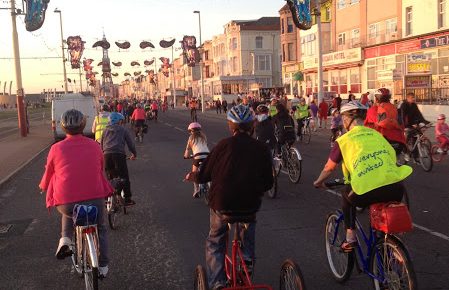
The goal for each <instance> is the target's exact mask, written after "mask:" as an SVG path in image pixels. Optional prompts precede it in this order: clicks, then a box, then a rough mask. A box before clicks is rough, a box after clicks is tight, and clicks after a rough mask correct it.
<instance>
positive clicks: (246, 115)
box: [227, 104, 254, 124]
mask: <svg viewBox="0 0 449 290" xmlns="http://www.w3.org/2000/svg"><path fill="white" fill-rule="evenodd" d="M227 119H228V121H231V122H232V123H234V124H244V123H249V122H252V121H253V120H254V115H253V112H252V111H251V109H250V108H249V106H245V105H242V104H240V105H237V106H234V107H232V109H231V110H229V112H228V118H227Z"/></svg>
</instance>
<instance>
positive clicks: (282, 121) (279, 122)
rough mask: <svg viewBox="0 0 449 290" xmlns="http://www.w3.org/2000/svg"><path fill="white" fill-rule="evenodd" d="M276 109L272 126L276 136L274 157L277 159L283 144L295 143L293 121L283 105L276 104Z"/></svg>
mask: <svg viewBox="0 0 449 290" xmlns="http://www.w3.org/2000/svg"><path fill="white" fill-rule="evenodd" d="M276 109H277V113H276V115H275V116H274V117H273V124H274V127H275V132H276V136H277V142H276V156H277V157H278V158H279V157H280V155H281V146H282V145H284V144H285V143H288V144H290V145H291V144H293V143H294V142H295V121H294V120H293V118H292V116H290V114H289V112H288V110H287V108H286V107H285V106H284V105H283V104H281V103H278V104H277V105H276Z"/></svg>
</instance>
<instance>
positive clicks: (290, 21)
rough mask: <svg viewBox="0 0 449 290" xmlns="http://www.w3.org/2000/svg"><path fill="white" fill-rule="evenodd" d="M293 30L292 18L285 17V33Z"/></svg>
mask: <svg viewBox="0 0 449 290" xmlns="http://www.w3.org/2000/svg"><path fill="white" fill-rule="evenodd" d="M292 32H293V18H291V17H287V33H292Z"/></svg>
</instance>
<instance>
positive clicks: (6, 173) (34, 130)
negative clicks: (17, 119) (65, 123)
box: [0, 121, 53, 186]
mask: <svg viewBox="0 0 449 290" xmlns="http://www.w3.org/2000/svg"><path fill="white" fill-rule="evenodd" d="M52 143H53V135H52V133H51V129H50V125H49V121H46V122H43V121H39V122H36V123H34V124H32V127H31V128H30V134H29V135H28V136H27V137H21V136H20V135H19V134H18V133H17V134H14V135H10V136H7V137H4V138H2V139H0V160H1V161H0V162H1V166H0V186H1V185H2V184H3V183H5V182H6V181H8V180H9V179H10V178H11V177H12V176H13V175H14V174H15V173H16V172H17V171H18V170H20V169H21V168H22V167H23V166H25V165H27V164H28V163H29V162H30V161H31V160H32V159H33V158H34V157H36V155H38V153H40V152H42V151H43V150H44V149H46V148H47V147H48V146H49V145H51V144H52Z"/></svg>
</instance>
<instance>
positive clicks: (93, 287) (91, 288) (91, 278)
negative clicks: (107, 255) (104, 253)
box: [83, 238, 98, 290]
mask: <svg viewBox="0 0 449 290" xmlns="http://www.w3.org/2000/svg"><path fill="white" fill-rule="evenodd" d="M94 254H95V253H94ZM89 256H90V252H89V246H88V244H87V239H86V238H84V242H83V262H84V270H83V272H84V283H85V285H86V289H88V290H98V268H97V267H92V265H91V261H90V258H89Z"/></svg>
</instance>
